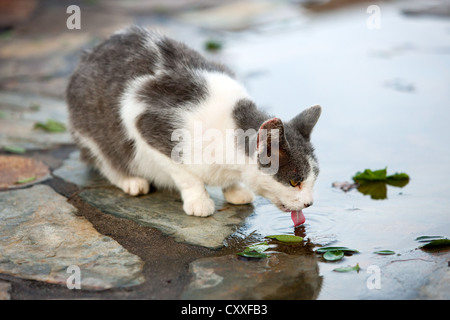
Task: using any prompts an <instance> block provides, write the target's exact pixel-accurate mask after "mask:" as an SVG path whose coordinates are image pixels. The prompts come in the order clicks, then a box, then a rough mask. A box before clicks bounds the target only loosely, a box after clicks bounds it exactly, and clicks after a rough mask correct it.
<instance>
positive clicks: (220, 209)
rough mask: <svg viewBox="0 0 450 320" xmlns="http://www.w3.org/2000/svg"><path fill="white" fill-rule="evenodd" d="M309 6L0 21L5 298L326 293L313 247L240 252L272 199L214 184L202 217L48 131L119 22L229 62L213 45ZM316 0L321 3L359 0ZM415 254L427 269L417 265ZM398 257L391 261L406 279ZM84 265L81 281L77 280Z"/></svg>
mask: <svg viewBox="0 0 450 320" xmlns="http://www.w3.org/2000/svg"><path fill="white" fill-rule="evenodd" d="M16 2H20V1H18V0H17V1H16ZM30 2H32V1H31V0H30ZM302 2H303V1H269V0H263V1H251V0H235V1H227V2H223V1H219V0H215V1H208V0H203V1H202V0H176V1H162V0H161V1H159V0H158V1H143V0H133V1H127V2H123V1H116V0H114V1H105V0H98V1H84V2H82V4H81V5H80V7H81V12H82V16H81V17H82V22H81V26H82V29H81V30H68V29H67V28H66V19H67V17H68V14H67V13H66V8H67V6H68V5H70V4H71V1H66V0H64V1H56V0H55V1H43V2H39V1H36V3H37V5H36V7H35V9H34V11H32V13H29V12H28V11H29V10H30V8H31V7H28V8H26V9H23V10H25V11H27V12H28V13H27V12H23V15H25V16H26V18H25V19H23V18H21V19H19V18H20V17H19V18H18V19H19V20H21V21H22V22H20V23H16V24H14V25H13V26H14V28H12V29H9V27H10V26H6V27H5V26H4V25H1V24H0V27H1V28H3V29H2V30H4V31H3V32H2V33H0V174H3V175H2V176H0V300H2V299H36V298H38V299H39V298H40V299H315V298H317V295H318V293H319V292H320V289H321V286H322V283H323V277H322V276H321V275H320V273H319V265H318V262H319V259H320V258H319V257H318V256H317V255H316V254H314V253H313V252H312V249H313V246H314V245H313V244H311V243H309V242H305V243H303V244H301V245H297V246H288V245H281V244H279V243H276V242H270V246H271V250H272V251H271V256H270V258H268V259H263V260H259V261H258V260H256V261H255V260H247V259H243V258H239V257H238V256H237V255H236V253H237V252H239V251H242V250H243V248H244V247H245V246H246V245H248V244H251V243H254V242H257V241H260V240H261V239H260V238H258V236H256V235H252V234H250V235H249V234H244V235H242V234H241V233H240V230H241V227H242V226H243V225H245V224H246V223H247V222H248V221H249V219H252V218H254V217H255V215H257V211H258V210H257V209H258V208H261V207H263V206H264V205H266V204H267V202H266V201H265V200H264V199H260V198H258V199H257V200H256V202H255V203H254V204H253V205H243V206H233V205H229V204H227V203H226V202H225V201H224V199H223V196H222V195H221V192H220V190H217V189H214V188H210V189H208V190H209V192H210V193H211V195H212V198H213V199H214V201H215V204H216V210H217V212H216V214H215V215H213V216H211V217H208V218H196V217H190V216H187V215H185V214H184V213H183V211H182V208H181V200H180V197H179V195H177V194H170V193H167V192H160V191H156V190H152V192H151V193H150V194H148V195H146V196H141V197H137V198H135V197H130V196H127V195H125V194H124V193H122V192H121V191H120V190H118V189H117V188H115V187H113V186H111V185H110V184H109V183H108V182H107V181H106V180H105V179H103V178H102V177H101V176H100V175H99V174H98V173H97V172H96V171H94V170H92V169H90V168H88V167H87V166H86V165H85V164H83V163H82V162H80V161H79V152H78V151H77V149H76V147H75V145H74V144H73V142H72V139H71V137H70V135H69V134H68V132H67V131H63V132H47V131H45V130H42V129H39V128H35V125H36V123H38V122H43V123H44V122H46V121H47V120H49V119H51V120H54V121H57V122H61V123H63V124H67V110H66V106H65V102H64V90H65V87H66V85H67V79H68V77H69V75H70V73H71V72H72V71H73V69H74V67H75V65H76V62H77V60H78V56H79V53H80V51H81V50H82V49H85V48H89V47H91V46H92V45H95V44H96V43H98V42H99V41H101V39H103V38H104V37H106V36H108V35H110V34H111V33H112V32H114V31H116V30H117V29H120V28H122V27H124V26H127V25H129V24H130V23H138V24H141V25H143V26H146V27H150V28H159V29H161V30H163V31H164V32H166V33H167V34H169V35H171V36H173V37H175V38H177V39H180V40H183V41H185V42H188V43H189V45H191V46H193V47H194V48H196V49H198V50H200V51H201V52H202V53H203V54H205V55H207V56H208V57H210V58H211V59H218V60H222V59H224V57H223V56H222V55H221V52H220V50H219V51H218V52H215V53H211V52H208V51H207V50H206V49H205V46H204V45H205V43H206V41H208V40H209V39H215V38H219V39H220V38H221V37H223V36H224V35H227V34H230V33H232V32H236V31H237V30H246V29H248V28H251V29H252V30H254V31H255V32H258V31H260V30H267V29H268V28H269V29H270V26H271V25H272V24H273V23H278V24H283V23H293V21H294V22H295V23H296V24H294V25H302V24H303V23H304V21H305V19H307V18H306V16H307V15H305V14H304V13H305V10H306V9H305V8H304V7H302V6H300V4H299V3H302ZM306 2H308V8H312V9H314V10H315V11H321V10H325V9H327V6H330V7H333V6H334V5H340V4H341V3H344V2H352V1H350V0H349V1H345V0H342V1H331V2H330V4H325V3H324V2H323V1H306ZM353 2H354V1H353ZM13 20H14V19H12V20H11V21H13ZM2 21H6V20H2ZM2 21H0V22H2ZM8 21H9V20H8ZM11 23H12V22H11ZM224 60H226V59H224ZM248 76H249V77H250V76H251V75H248ZM12 157H14V158H12ZM38 169H39V170H38ZM5 172H8V179H9V180H8V181H5V182H4V181H2V178H3V180H6V178H4V177H6V174H5ZM2 182H4V184H2ZM8 186H9V187H8ZM261 216H262V215H261ZM264 217H265V216H264ZM268 223H270V221H268ZM296 232H302V230H301V228H299V230H296ZM300 235H302V234H300ZM319 236H323V235H319ZM325 236H326V235H325ZM333 239H334V238H333ZM414 254H416V253H414ZM414 254H411V259H410V260H413V258H414V259H417V257H416V255H417V254H416V255H414ZM407 258H408V257H407ZM420 259H421V258H420ZM420 259H419V260H420ZM420 261H421V263H423V264H427V263H428V261H427V260H424V261H422V260H420ZM407 263H409V262H407ZM410 263H411V268H410V269H411V273H413V272H415V270H416V269H415V268H413V265H414V266H415V265H416V261H411V262H410ZM396 265H399V264H389V263H387V267H386V270H387V271H388V272H391V273H392V274H394V275H398V274H400V273H399V269H398V268H396ZM331 267H332V266H329V265H327V266H326V268H331ZM439 267H440V265H438V264H436V266H433V268H431V270H432V271H434V270H438V271H439V272H436V274H434V275H433V276H432V277H430V278H429V279H428V278H426V277H425V276H426V275H425V274H423V276H424V279H426V280H424V285H423V286H422V287H421V290H420V294H419V298H430V297H431V298H439V299H448V297H449V296H448V294H449V292H448V290H446V289H445V284H448V271H443V270H442V269H438V268H439ZM326 268H325V269H326ZM428 268H429V267H428ZM77 270H79V273H80V284H81V290H77V289H70V287H71V284H74V283H76V282H77V278H76V273H77ZM391 270H392V271H391ZM427 270H430V269H427ZM427 272H428V271H427ZM411 273H410V274H411ZM407 276H408V274H404V275H403V276H402V278H401V279H402V281H403V279H405V281H404V282H405V283H406V277H407ZM434 287H439V288H440V289H439V290H437V291H436V290H433V288H434ZM396 290H398V286H394V289H393V290H392V291H393V293H392V294H391V295H390V296H395V294H396V293H397V291H396ZM380 297H381V298H386V296H380Z"/></svg>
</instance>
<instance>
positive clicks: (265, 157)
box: [256, 118, 289, 166]
mask: <svg viewBox="0 0 450 320" xmlns="http://www.w3.org/2000/svg"><path fill="white" fill-rule="evenodd" d="M256 146H257V149H258V156H259V161H260V164H262V165H268V164H269V163H271V162H273V161H277V162H278V164H279V166H282V165H284V164H285V163H286V162H287V161H288V156H289V143H288V142H287V140H286V136H285V135H284V125H283V122H281V120H280V119H278V118H273V119H269V120H267V121H266V122H264V123H263V124H262V125H261V127H260V128H259V131H258V138H257V141H256Z"/></svg>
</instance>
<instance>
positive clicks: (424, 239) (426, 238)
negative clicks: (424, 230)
mask: <svg viewBox="0 0 450 320" xmlns="http://www.w3.org/2000/svg"><path fill="white" fill-rule="evenodd" d="M439 239H445V237H443V236H420V237H417V238H416V239H415V240H416V241H419V242H430V241H433V240H439Z"/></svg>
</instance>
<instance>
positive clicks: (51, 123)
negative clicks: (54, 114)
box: [34, 119, 67, 133]
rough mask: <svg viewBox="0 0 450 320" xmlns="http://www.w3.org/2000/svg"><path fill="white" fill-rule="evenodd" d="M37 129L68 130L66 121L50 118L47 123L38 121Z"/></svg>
mask: <svg viewBox="0 0 450 320" xmlns="http://www.w3.org/2000/svg"><path fill="white" fill-rule="evenodd" d="M34 128H35V129H42V130H45V131H47V132H53V133H56V132H65V131H66V130H67V128H66V126H65V124H64V123H61V122H58V121H55V120H52V119H49V120H47V122H46V123H42V122H38V123H36V124H35V125H34Z"/></svg>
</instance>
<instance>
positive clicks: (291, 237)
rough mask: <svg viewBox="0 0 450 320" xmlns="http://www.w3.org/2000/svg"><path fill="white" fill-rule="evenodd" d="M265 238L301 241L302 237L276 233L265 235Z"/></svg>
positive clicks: (281, 240)
mask: <svg viewBox="0 0 450 320" xmlns="http://www.w3.org/2000/svg"><path fill="white" fill-rule="evenodd" d="M266 238H269V239H275V240H278V241H280V242H302V241H303V238H302V237H298V236H292V235H289V234H278V235H272V236H266Z"/></svg>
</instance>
